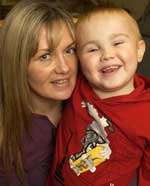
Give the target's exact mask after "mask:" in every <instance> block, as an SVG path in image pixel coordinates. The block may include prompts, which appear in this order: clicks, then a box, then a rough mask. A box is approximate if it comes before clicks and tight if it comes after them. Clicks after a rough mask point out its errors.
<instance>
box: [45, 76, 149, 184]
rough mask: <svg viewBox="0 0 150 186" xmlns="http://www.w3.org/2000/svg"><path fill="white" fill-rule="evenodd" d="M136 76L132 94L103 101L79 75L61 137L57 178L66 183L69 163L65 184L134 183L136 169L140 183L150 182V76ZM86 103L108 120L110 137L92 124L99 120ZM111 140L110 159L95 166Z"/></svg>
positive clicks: (66, 108) (58, 142) (65, 113)
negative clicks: (100, 151) (101, 149)
mask: <svg viewBox="0 0 150 186" xmlns="http://www.w3.org/2000/svg"><path fill="white" fill-rule="evenodd" d="M134 79H135V81H134V84H135V89H134V91H133V92H132V93H130V94H129V95H122V96H116V97H111V98H107V99H100V98H99V97H98V96H97V95H96V94H95V93H94V92H93V90H92V88H91V87H90V86H89V85H88V83H87V80H86V79H85V78H84V77H83V76H82V75H81V76H80V77H79V79H78V82H77V85H76V88H75V91H74V93H73V95H72V97H71V100H70V101H69V102H68V104H67V105H66V107H65V109H64V113H63V118H62V120H61V123H60V125H59V128H58V135H57V144H56V154H55V160H54V161H55V162H54V171H55V178H56V179H57V180H58V181H60V182H61V181H62V180H61V178H60V177H59V175H60V174H59V172H60V164H61V165H63V167H62V166H61V175H62V177H63V178H64V185H65V186H128V185H129V184H130V182H131V180H132V178H133V176H134V175H135V173H136V172H138V174H139V175H140V176H138V177H139V179H138V185H140V186H150V78H144V77H142V76H139V75H135V78H134ZM85 103H89V104H90V105H92V106H93V107H94V109H96V112H97V113H98V117H99V118H100V119H102V118H105V121H106V120H107V124H108V125H106V126H105V127H104V128H103V129H104V131H103V132H104V133H105V137H106V139H105V137H103V135H102V136H101V135H99V132H95V131H96V130H95V131H94V130H93V129H92V128H91V124H93V122H95V119H94V118H93V117H92V116H91V114H89V111H88V109H87V106H85ZM100 134H101V133H100ZM106 143H107V145H108V146H109V150H110V152H109V157H108V158H106V159H105V160H104V161H102V162H101V163H98V164H95V163H94V161H95V162H96V158H97V157H96V156H95V157H94V156H93V157H92V156H91V153H92V152H93V153H94V152H96V147H97V148H99V145H101V144H106ZM94 148H95V150H94ZM89 149H90V150H91V149H93V151H90V150H89ZM89 152H90V153H89ZM89 157H90V158H89ZM88 158H89V159H88ZM94 158H95V159H94ZM81 159H82V160H81ZM70 162H78V163H79V162H80V163H79V164H78V165H77V164H76V165H75V164H74V165H75V166H74V165H72V163H70ZM73 166H74V167H73ZM58 170H59V171H58ZM83 170H84V171H83ZM139 172H140V173H139ZM53 176H54V175H53ZM48 185H52V180H51V179H50V180H49V184H48Z"/></svg>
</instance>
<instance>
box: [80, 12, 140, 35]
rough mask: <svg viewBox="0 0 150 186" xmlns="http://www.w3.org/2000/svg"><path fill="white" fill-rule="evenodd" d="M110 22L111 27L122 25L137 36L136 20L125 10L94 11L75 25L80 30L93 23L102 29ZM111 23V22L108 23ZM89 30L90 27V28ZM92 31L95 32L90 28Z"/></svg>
mask: <svg viewBox="0 0 150 186" xmlns="http://www.w3.org/2000/svg"><path fill="white" fill-rule="evenodd" d="M110 23H112V27H114V25H115V24H116V26H117V27H119V25H120V27H122V29H127V27H128V30H129V32H131V33H133V34H134V35H135V36H138V37H139V35H140V34H139V29H138V26H137V24H136V21H134V19H133V18H132V17H130V15H128V13H126V12H117V11H112V12H109V11H106V12H100V11H99V12H96V13H93V14H91V15H89V16H88V17H85V18H84V19H83V20H81V21H80V23H79V25H77V30H78V32H80V30H85V31H86V28H87V29H89V28H90V26H91V27H92V26H93V27H94V26H95V25H96V26H97V27H98V26H99V28H100V29H103V30H105V29H104V27H105V26H108V24H110ZM110 25H111V24H110ZM90 30H91V29H90ZM92 30H93V32H95V29H94V28H92Z"/></svg>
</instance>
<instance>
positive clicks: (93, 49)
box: [88, 48, 98, 53]
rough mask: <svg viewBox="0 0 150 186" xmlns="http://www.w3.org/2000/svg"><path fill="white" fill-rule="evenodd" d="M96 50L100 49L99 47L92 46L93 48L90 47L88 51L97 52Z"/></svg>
mask: <svg viewBox="0 0 150 186" xmlns="http://www.w3.org/2000/svg"><path fill="white" fill-rule="evenodd" d="M96 51H98V48H91V49H88V52H89V53H90V52H96Z"/></svg>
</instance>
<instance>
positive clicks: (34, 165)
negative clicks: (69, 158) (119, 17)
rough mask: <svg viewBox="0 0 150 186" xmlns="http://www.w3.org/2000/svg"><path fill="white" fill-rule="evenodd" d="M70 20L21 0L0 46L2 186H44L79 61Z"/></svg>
mask: <svg viewBox="0 0 150 186" xmlns="http://www.w3.org/2000/svg"><path fill="white" fill-rule="evenodd" d="M72 25H73V24H72V21H71V20H70V18H69V16H68V15H67V14H66V13H65V12H64V11H62V10H60V9H59V8H57V7H55V5H53V4H51V3H50V2H49V1H48V0H23V1H20V2H19V3H18V4H17V5H16V6H15V7H14V8H13V9H12V10H11V11H10V13H9V15H8V16H7V17H6V19H5V22H4V25H3V27H2V29H1V37H0V38H1V41H0V62H1V65H0V152H1V156H0V158H1V159H0V161H1V162H0V185H9V186H19V185H24V186H43V185H44V184H45V182H46V179H47V175H48V173H49V169H50V165H51V163H50V162H51V160H52V155H53V145H54V135H55V129H56V126H57V122H58V120H59V119H60V116H61V112H62V101H63V100H66V99H67V98H69V97H70V95H71V93H72V91H73V88H74V85H75V80H76V73H77V59H76V55H75V46H74V45H75V44H74V35H73V27H72Z"/></svg>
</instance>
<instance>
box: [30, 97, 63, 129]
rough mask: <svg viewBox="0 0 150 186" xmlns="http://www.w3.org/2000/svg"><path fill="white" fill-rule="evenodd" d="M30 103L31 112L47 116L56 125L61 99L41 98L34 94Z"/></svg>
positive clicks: (60, 109) (59, 115)
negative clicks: (31, 106)
mask: <svg viewBox="0 0 150 186" xmlns="http://www.w3.org/2000/svg"><path fill="white" fill-rule="evenodd" d="M32 105H33V108H32V112H33V113H35V114H39V115H44V116H47V117H48V119H49V120H50V121H51V122H52V123H53V124H54V125H55V126H57V124H58V121H59V120H60V117H61V113H62V101H58V100H51V99H43V98H40V97H36V96H35V95H34V96H32Z"/></svg>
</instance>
